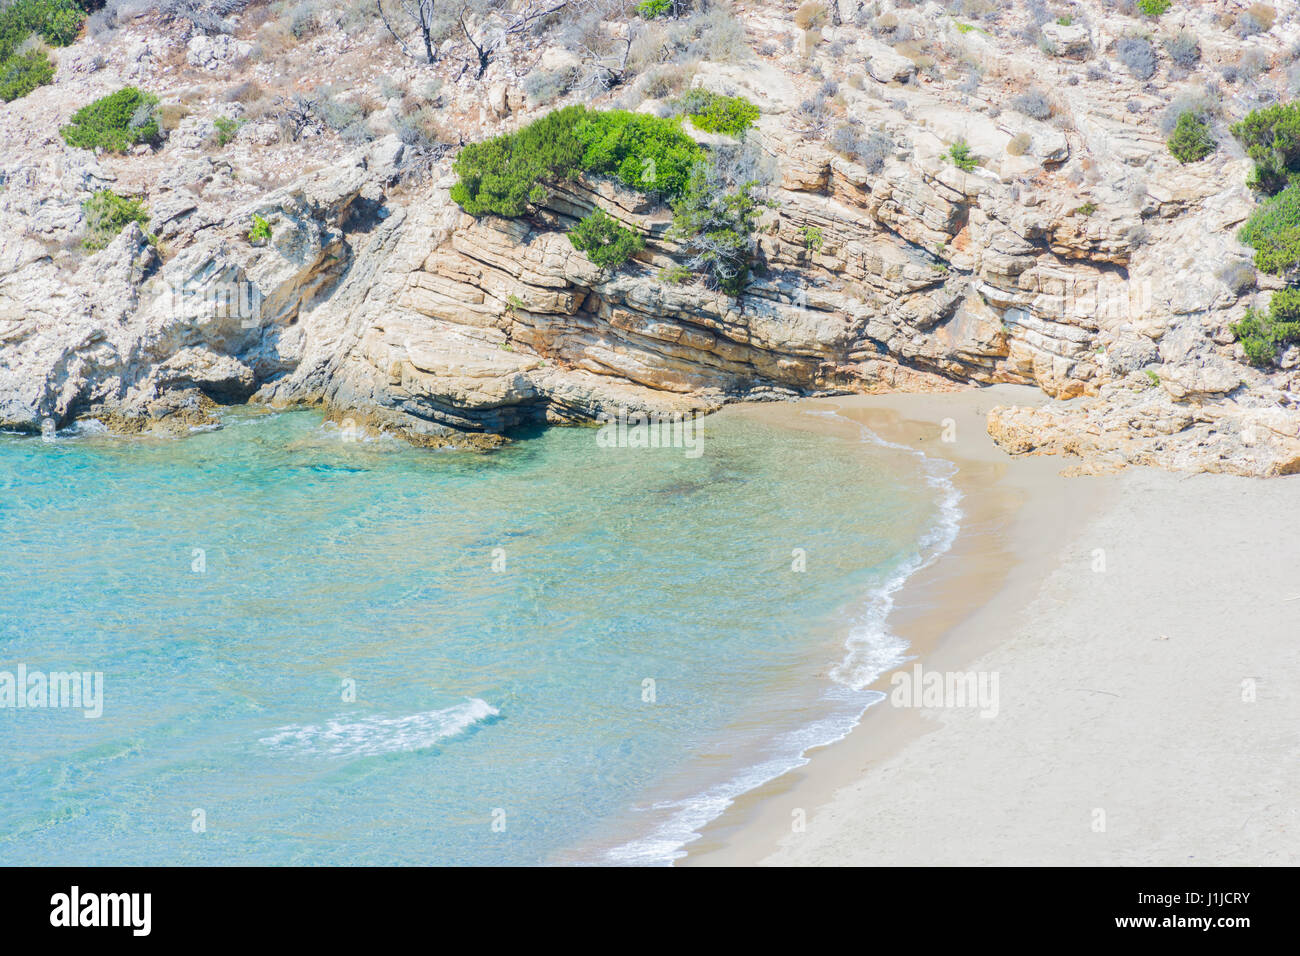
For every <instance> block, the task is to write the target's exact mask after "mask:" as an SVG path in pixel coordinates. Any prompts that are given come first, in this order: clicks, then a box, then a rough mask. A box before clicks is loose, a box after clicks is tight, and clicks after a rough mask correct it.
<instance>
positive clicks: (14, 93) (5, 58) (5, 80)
mask: <svg viewBox="0 0 1300 956" xmlns="http://www.w3.org/2000/svg"><path fill="white" fill-rule="evenodd" d="M84 19H85V14H84V13H83V12H82V9H81V7H80V6H79V5H78V4H77V3H75V2H74V0H16V2H14V3H10V4H9V5H8V6H6V7H4V9H2V10H0V99H2V100H4V101H5V102H6V103H12V102H13V101H14V100H16V99H18V98H20V97H23V96H26V95H27V94H28V93H30V92H31V91H32V90H34V89H36V87H38V86H44V85H45V84H46V83H50V82H53V80H54V62H53V61H52V60H51V59H50V57H49V55H48V54H46V53H45V51H44V50H29V51H27V52H26V53H21V54H20V53H18V52H17V51H18V48H19V47H21V46H22V45H23V44H24V43H25V42H27V40H28V38H29V37H31V36H33V35H36V36H39V37H40V38H41V39H42V40H44V41H45V42H46V43H49V44H50V45H51V46H67V45H68V44H69V43H71V42H72V41H73V40H75V39H76V38H77V33H78V32H79V31H80V30H81V23H82V21H83V20H84Z"/></svg>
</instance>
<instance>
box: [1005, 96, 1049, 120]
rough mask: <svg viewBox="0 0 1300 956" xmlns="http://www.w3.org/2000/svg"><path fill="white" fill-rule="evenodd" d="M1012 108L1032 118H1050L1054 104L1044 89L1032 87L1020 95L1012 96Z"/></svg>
mask: <svg viewBox="0 0 1300 956" xmlns="http://www.w3.org/2000/svg"><path fill="white" fill-rule="evenodd" d="M1011 108H1012V109H1013V110H1015V111H1016V112H1018V113H1023V114H1024V115H1025V116H1028V117H1029V118H1030V119H1036V120H1048V119H1051V118H1052V104H1051V102H1049V101H1048V99H1047V94H1046V93H1044V92H1043V91H1042V90H1039V89H1036V88H1030V89H1028V90H1025V92H1023V93H1021V94H1020V95H1019V96H1013V97H1012V98H1011Z"/></svg>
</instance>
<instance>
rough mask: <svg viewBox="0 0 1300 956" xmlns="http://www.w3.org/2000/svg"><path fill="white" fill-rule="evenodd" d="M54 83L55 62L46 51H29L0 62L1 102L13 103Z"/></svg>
mask: <svg viewBox="0 0 1300 956" xmlns="http://www.w3.org/2000/svg"><path fill="white" fill-rule="evenodd" d="M53 81H54V61H53V60H51V59H50V55H49V54H48V53H46V52H45V51H44V50H28V51H27V52H26V53H19V54H18V55H16V56H11V57H9V59H7V60H4V61H0V100H4V101H5V102H6V103H12V102H13V101H14V100H16V99H19V98H20V97H23V96H26V95H27V94H28V93H30V92H31V91H32V90H34V89H36V87H38V86H44V85H45V84H47V83H52V82H53Z"/></svg>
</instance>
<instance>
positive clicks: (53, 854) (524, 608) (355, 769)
mask: <svg viewBox="0 0 1300 956" xmlns="http://www.w3.org/2000/svg"><path fill="white" fill-rule="evenodd" d="M934 464H935V463H933V462H927V461H925V460H923V459H921V458H919V457H918V456H917V455H915V454H914V453H911V452H908V451H907V450H905V449H899V448H894V447H889V446H886V445H883V444H880V443H876V442H873V441H870V440H858V439H856V438H854V439H844V438H835V437H830V436H826V435H822V434H816V433H813V432H806V433H805V432H801V431H791V430H779V429H776V428H772V427H770V426H766V425H763V424H760V423H758V422H755V421H750V420H747V419H745V418H742V417H730V418H728V417H726V416H721V417H715V418H711V419H709V420H707V421H706V423H705V425H704V444H703V454H701V455H700V456H699V457H690V456H689V455H687V454H686V453H685V452H684V450H683V449H681V448H602V447H599V446H598V443H597V440H596V432H595V430H593V429H555V430H550V431H547V432H545V433H543V434H541V435H540V436H538V437H534V438H530V439H528V440H526V441H521V442H519V443H517V444H515V445H513V446H511V447H509V448H507V449H506V450H504V451H501V452H499V453H494V454H491V455H478V454H471V453H461V452H429V451H422V450H417V449H411V448H408V447H405V446H401V445H397V444H389V443H386V442H380V443H358V442H348V441H344V440H343V436H341V435H340V433H339V432H338V431H337V430H336V429H334V428H333V427H332V426H328V425H322V424H321V421H320V417H319V416H318V415H316V414H314V413H311V412H295V413H291V414H280V415H259V414H252V413H246V412H241V413H233V414H232V415H231V416H230V418H229V420H228V425H227V427H226V428H224V429H221V430H219V431H214V432H209V433H205V434H197V435H194V436H192V437H190V438H188V439H185V440H183V441H174V440H173V441H163V440H149V439H134V440H125V439H116V438H108V437H102V436H94V435H80V436H62V437H59V438H58V439H57V440H55V441H43V440H42V439H40V438H34V437H18V436H0V674H2V673H3V672H9V673H15V672H16V670H17V668H18V667H19V665H23V666H25V667H26V669H27V670H28V672H36V671H42V672H50V671H72V670H76V671H91V672H102V674H103V713H102V716H100V717H98V718H92V719H88V718H86V717H85V716H83V713H82V711H81V710H76V709H71V708H53V707H46V708H21V709H19V708H14V707H2V708H0V779H3V781H4V783H3V784H0V863H5V864H15V863H35V862H39V863H49V864H55V863H61V864H89V863H101V864H102V863H123V864H147V863H165V864H181V863H197V864H227V863H253V864H286V863H293V864H314V863H338V864H432V863H456V864H475V863H476V864H484V863H524V864H529V863H544V862H557V861H558V862H592V861H601V860H612V861H616V862H644V863H650V862H664V861H667V860H668V859H671V858H672V857H673V856H674V855H675V854H677V853H679V852H680V847H681V845H682V843H683V842H684V841H685V840H686V839H689V837H690V835H691V833H692V832H693V830H694V829H695V828H696V827H698V826H700V825H702V824H703V823H704V822H707V820H708V819H710V818H711V817H712V816H714V815H716V813H717V812H720V810H721V809H722V808H723V807H725V805H726V802H727V801H728V800H729V799H730V798H731V797H732V796H734V795H735V794H736V793H737V792H739V791H741V790H743V789H746V788H747V787H749V786H753V785H755V784H756V783H757V782H760V778H762V779H766V777H768V776H771V775H773V774H774V773H776V772H780V770H782V769H785V768H787V767H788V766H792V765H793V763H792V761H797V759H798V755H799V753H800V752H801V751H802V750H803V749H804V748H805V747H806V746H809V745H811V744H814V743H819V742H823V741H824V740H827V739H832V738H833V737H835V736H839V735H841V734H842V733H843V732H844V731H845V730H846V729H847V728H848V727H849V726H851V725H852V723H853V721H854V720H856V718H857V716H858V715H859V714H860V712H861V710H862V709H863V707H864V706H866V705H867V704H868V703H869V702H870V701H871V699H872V695H870V694H868V693H865V692H862V691H860V690H855V689H853V688H854V687H855V686H862V684H863V683H864V682H865V681H866V680H867V679H868V678H869V677H870V676H872V675H874V674H876V673H879V672H880V671H881V670H883V669H884V668H886V667H888V666H889V665H890V664H892V663H895V662H897V661H898V660H899V659H901V657H902V656H903V654H904V652H905V648H904V647H903V646H902V644H901V642H899V641H897V640H896V639H894V638H891V637H889V636H888V635H887V634H886V633H885V632H884V627H883V616H884V614H885V613H886V612H887V610H888V603H889V602H888V597H887V595H888V593H889V592H890V591H891V590H892V589H893V588H895V587H897V585H898V583H899V582H900V581H901V580H902V579H903V578H904V577H905V576H906V574H907V573H908V572H909V571H910V570H912V569H913V568H914V567H915V566H916V564H917V563H918V562H920V561H922V560H924V558H925V557H926V555H927V554H928V553H931V552H933V551H934V550H935V549H937V548H941V547H943V546H946V538H945V535H947V534H949V532H950V531H951V521H952V510H953V509H952V505H953V502H952V501H951V486H950V485H946V483H945V479H944V478H943V475H942V474H938V473H936V472H935V470H934ZM945 496H947V497H948V500H945ZM795 549H802V552H803V553H804V555H805V556H806V557H805V560H806V570H804V571H795V570H792V564H793V563H795V562H797V561H798V555H797V554H796V553H795ZM846 645H848V646H847V647H846Z"/></svg>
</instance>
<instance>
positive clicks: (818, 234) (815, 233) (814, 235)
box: [799, 226, 826, 252]
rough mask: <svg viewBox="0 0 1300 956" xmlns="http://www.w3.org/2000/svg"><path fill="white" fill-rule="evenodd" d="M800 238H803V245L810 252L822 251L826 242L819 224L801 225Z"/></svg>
mask: <svg viewBox="0 0 1300 956" xmlns="http://www.w3.org/2000/svg"><path fill="white" fill-rule="evenodd" d="M799 238H800V239H802V240H803V247H804V249H806V250H807V251H808V252H821V248H822V245H823V244H824V243H825V242H826V239H825V237H824V236H823V235H822V231H821V229H820V228H818V227H817V226H802V227H800V229H799Z"/></svg>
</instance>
